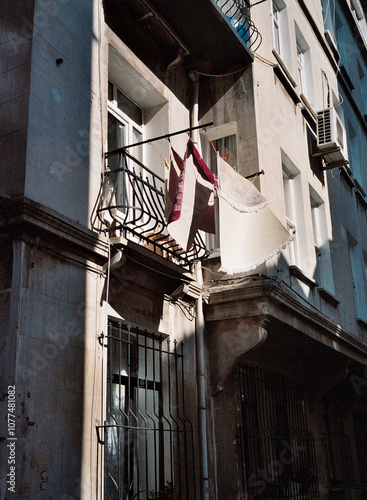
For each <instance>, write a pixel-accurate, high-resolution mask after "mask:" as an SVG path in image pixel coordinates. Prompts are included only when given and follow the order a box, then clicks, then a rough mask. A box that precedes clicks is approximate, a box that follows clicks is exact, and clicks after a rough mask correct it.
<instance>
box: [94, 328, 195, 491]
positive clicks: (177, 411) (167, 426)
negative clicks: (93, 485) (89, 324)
mask: <svg viewBox="0 0 367 500" xmlns="http://www.w3.org/2000/svg"><path fill="white" fill-rule="evenodd" d="M107 346H108V370H107V416H106V423H105V426H104V427H105V439H104V444H105V499H106V500H121V499H131V498H134V499H144V500H174V499H175V500H176V499H177V500H178V499H180V500H181V499H182V500H192V499H196V482H195V460H194V457H195V453H194V436H193V426H192V423H191V422H190V420H189V419H188V418H187V416H186V414H185V387H184V355H183V344H182V343H181V344H180V345H177V343H176V341H173V342H171V341H170V339H169V338H168V339H166V340H163V338H162V337H157V336H155V335H154V334H151V333H148V332H147V331H143V330H140V329H139V328H132V327H131V326H130V325H123V324H122V323H119V324H114V323H110V324H109V334H108V343H107Z"/></svg>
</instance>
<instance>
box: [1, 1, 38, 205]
mask: <svg viewBox="0 0 367 500" xmlns="http://www.w3.org/2000/svg"><path fill="white" fill-rule="evenodd" d="M33 11H34V1H33V0H32V1H22V2H17V5H16V8H14V5H13V3H12V2H11V1H6V2H2V4H1V7H0V22H1V35H0V50H1V58H0V61H1V62H0V75H1V80H2V85H1V90H0V144H1V152H2V158H1V165H0V174H1V181H0V187H1V194H2V195H3V196H4V195H5V196H14V195H18V194H23V192H24V179H25V156H26V141H27V120H28V106H29V90H30V73H31V63H30V58H31V50H32V34H33V22H32V19H33Z"/></svg>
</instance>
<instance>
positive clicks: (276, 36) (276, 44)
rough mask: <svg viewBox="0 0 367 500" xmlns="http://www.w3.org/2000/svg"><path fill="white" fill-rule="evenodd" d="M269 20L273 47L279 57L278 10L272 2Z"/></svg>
mask: <svg viewBox="0 0 367 500" xmlns="http://www.w3.org/2000/svg"><path fill="white" fill-rule="evenodd" d="M271 20H272V29H273V46H274V49H275V50H276V51H277V52H278V54H279V55H281V43H280V40H281V38H280V10H279V7H278V5H277V4H276V3H275V2H274V1H273V2H272V3H271Z"/></svg>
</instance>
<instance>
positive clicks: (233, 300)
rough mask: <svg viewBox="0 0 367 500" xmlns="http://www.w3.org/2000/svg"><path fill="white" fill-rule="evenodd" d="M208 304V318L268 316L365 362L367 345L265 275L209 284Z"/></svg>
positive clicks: (212, 320) (221, 320) (206, 316)
mask: <svg viewBox="0 0 367 500" xmlns="http://www.w3.org/2000/svg"><path fill="white" fill-rule="evenodd" d="M209 291H210V299H209V304H208V305H207V306H206V307H205V321H206V322H207V323H208V325H209V324H211V323H212V322H213V324H214V323H216V322H220V323H222V322H223V321H228V320H230V321H232V320H233V319H236V318H237V319H238V318H255V317H260V316H262V317H266V318H268V319H269V320H270V321H273V320H276V321H280V322H282V323H284V324H288V325H292V326H293V328H295V329H297V330H299V331H301V332H303V333H305V334H306V335H308V336H309V337H311V338H313V339H315V340H317V341H319V342H320V343H322V344H324V345H327V346H329V347H331V348H332V349H334V350H335V349H336V347H335V346H336V345H338V348H337V349H338V350H340V352H344V353H345V354H346V355H347V356H349V357H352V358H354V359H356V360H357V361H360V362H363V363H365V362H366V357H367V345H366V344H365V343H363V342H361V341H360V340H359V339H358V338H357V337H355V336H354V335H352V334H351V333H348V332H347V331H345V330H343V329H342V327H341V326H340V325H339V324H337V323H336V322H334V321H332V320H330V318H328V317H327V316H326V315H325V314H323V313H322V312H321V311H319V310H318V309H316V308H315V307H314V306H313V305H312V304H310V303H308V302H307V301H306V300H301V299H300V298H299V297H298V295H297V294H296V293H295V292H294V291H293V290H292V289H291V288H289V287H287V286H286V284H285V283H284V284H283V283H281V282H277V281H275V280H272V279H270V278H268V277H266V276H261V275H253V276H250V277H248V278H242V279H239V280H235V279H234V280H231V281H229V282H226V283H221V282H220V281H219V282H217V283H215V284H213V285H212V286H211V287H210V288H209Z"/></svg>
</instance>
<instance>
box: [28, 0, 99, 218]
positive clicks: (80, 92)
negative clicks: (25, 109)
mask: <svg viewBox="0 0 367 500" xmlns="http://www.w3.org/2000/svg"><path fill="white" fill-rule="evenodd" d="M100 15H101V13H100V12H99V11H98V8H97V4H96V3H95V2H88V1H82V2H78V5H77V6H76V5H75V3H74V2H70V1H65V0H62V1H58V0H54V1H52V2H49V3H45V2H36V5H35V13H34V31H33V40H32V43H33V44H32V60H31V86H30V101H29V131H28V147H27V171H26V185H25V195H26V196H27V197H29V198H31V199H33V200H35V201H37V202H39V203H41V204H43V205H46V206H47V207H50V208H53V209H54V210H55V211H57V212H58V213H60V214H62V215H65V216H67V217H69V218H70V219H72V220H74V221H79V222H80V223H81V224H83V225H85V226H90V221H89V218H90V213H91V210H92V207H93V204H94V202H95V199H96V197H97V194H98V189H99V181H100V173H101V169H102V165H103V162H102V157H101V151H102V144H101V140H100V138H101V111H100V91H101V89H100V85H99V79H100V71H99V44H100V33H99V31H98V25H99V19H100V17H99V16H100ZM61 60H62V62H61ZM57 61H58V62H57Z"/></svg>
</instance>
